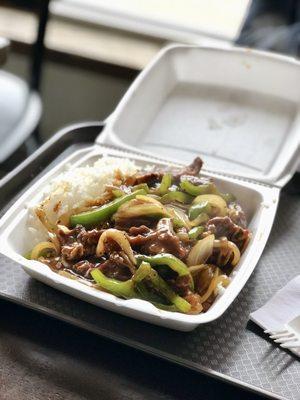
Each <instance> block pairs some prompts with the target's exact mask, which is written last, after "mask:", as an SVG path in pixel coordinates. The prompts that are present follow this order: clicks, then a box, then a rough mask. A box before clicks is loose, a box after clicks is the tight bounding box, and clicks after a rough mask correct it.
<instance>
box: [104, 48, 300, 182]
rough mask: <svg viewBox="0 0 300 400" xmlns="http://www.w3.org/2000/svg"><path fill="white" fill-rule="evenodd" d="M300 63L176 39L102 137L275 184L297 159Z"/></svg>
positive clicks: (144, 74)
mask: <svg viewBox="0 0 300 400" xmlns="http://www.w3.org/2000/svg"><path fill="white" fill-rule="evenodd" d="M299 82H300V63H299V62H298V61H297V60H295V59H293V58H290V57H286V56H281V55H275V54H271V53H266V52H260V51H253V50H249V49H241V48H207V47H199V46H184V45H178V46H177V45H175V46H170V47H167V48H166V49H164V50H162V51H161V52H160V53H159V54H158V55H157V57H156V58H155V59H154V60H153V61H152V62H151V63H150V64H149V65H148V67H146V68H145V69H144V70H143V72H142V73H141V74H140V75H139V76H138V77H137V79H136V80H135V81H134V83H133V84H132V85H131V87H130V88H129V90H128V91H127V93H126V94H125V96H124V97H123V99H122V100H121V102H120V103H119V105H118V106H117V108H116V110H115V112H114V113H113V115H112V116H110V118H109V119H108V121H107V126H106V129H105V130H104V132H103V133H102V134H101V135H100V136H99V137H98V138H97V142H98V143H105V144H112V145H117V146H119V147H123V148H127V149H130V150H139V151H142V152H146V153H148V154H149V153H150V154H151V155H155V156H163V157H164V158H168V159H173V160H174V159H176V160H177V161H178V160H180V161H183V162H187V161H191V159H192V158H193V157H194V156H196V155H200V156H202V158H203V160H204V162H205V164H204V165H205V169H206V170H211V171H214V172H221V173H222V172H223V173H227V174H230V175H234V176H240V177H246V178H250V179H253V180H256V181H259V182H263V183H268V184H271V185H275V186H278V187H281V186H283V185H284V184H285V183H286V182H287V181H288V180H289V179H290V178H291V177H292V175H293V173H294V172H295V170H296V167H297V163H298V161H299V143H300V89H299Z"/></svg>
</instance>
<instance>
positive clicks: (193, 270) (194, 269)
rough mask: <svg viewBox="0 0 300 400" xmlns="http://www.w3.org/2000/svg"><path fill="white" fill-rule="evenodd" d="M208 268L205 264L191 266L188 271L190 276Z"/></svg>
mask: <svg viewBox="0 0 300 400" xmlns="http://www.w3.org/2000/svg"><path fill="white" fill-rule="evenodd" d="M206 268H209V266H208V265H207V264H200V265H192V266H191V267H189V271H190V273H191V274H192V276H194V275H196V274H198V272H200V271H203V270H204V269H206Z"/></svg>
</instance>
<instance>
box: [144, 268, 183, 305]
mask: <svg viewBox="0 0 300 400" xmlns="http://www.w3.org/2000/svg"><path fill="white" fill-rule="evenodd" d="M140 268H142V270H143V275H145V276H144V279H145V278H147V279H148V280H149V281H150V282H151V284H152V286H153V288H154V289H155V290H156V291H157V292H158V293H160V294H161V295H162V296H164V297H165V298H166V299H167V300H169V301H170V303H172V304H173V305H174V306H175V307H176V309H177V310H178V311H181V312H183V313H187V312H189V311H190V309H191V304H190V303H189V302H188V301H186V300H185V299H184V298H183V297H180V296H179V295H177V294H176V293H175V292H174V291H173V290H172V289H171V288H170V287H169V285H168V284H167V283H166V282H165V281H164V280H163V279H162V278H161V277H160V276H159V275H158V273H157V272H156V271H155V270H154V269H153V268H151V266H150V264H149V263H148V262H142V263H141V265H140ZM154 305H156V306H160V308H161V306H164V305H163V304H161V303H157V302H155V303H154Z"/></svg>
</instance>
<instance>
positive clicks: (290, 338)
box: [274, 335, 297, 343]
mask: <svg viewBox="0 0 300 400" xmlns="http://www.w3.org/2000/svg"><path fill="white" fill-rule="evenodd" d="M295 340H297V337H296V336H295V335H293V336H290V337H288V338H279V339H275V340H274V342H275V343H288V342H293V341H295Z"/></svg>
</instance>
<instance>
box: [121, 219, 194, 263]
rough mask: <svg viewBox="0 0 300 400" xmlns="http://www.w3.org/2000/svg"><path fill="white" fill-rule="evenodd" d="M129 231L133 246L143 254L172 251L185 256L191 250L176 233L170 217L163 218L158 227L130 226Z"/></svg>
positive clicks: (177, 255)
mask: <svg viewBox="0 0 300 400" xmlns="http://www.w3.org/2000/svg"><path fill="white" fill-rule="evenodd" d="M128 233H129V242H130V244H131V246H132V247H133V248H134V249H135V250H137V251H139V252H140V253H142V254H149V255H155V254H160V253H171V254H174V255H175V256H176V257H178V258H185V257H186V256H187V254H188V252H189V248H188V246H185V245H184V244H183V243H182V241H181V240H180V239H179V237H178V236H177V235H176V234H175V233H174V231H173V227H172V222H171V220H170V219H169V218H162V219H161V220H160V221H159V222H158V224H157V227H156V229H149V228H148V227H146V226H141V227H140V228H139V229H137V228H136V227H135V228H134V229H133V228H130V229H129V232H128Z"/></svg>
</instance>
